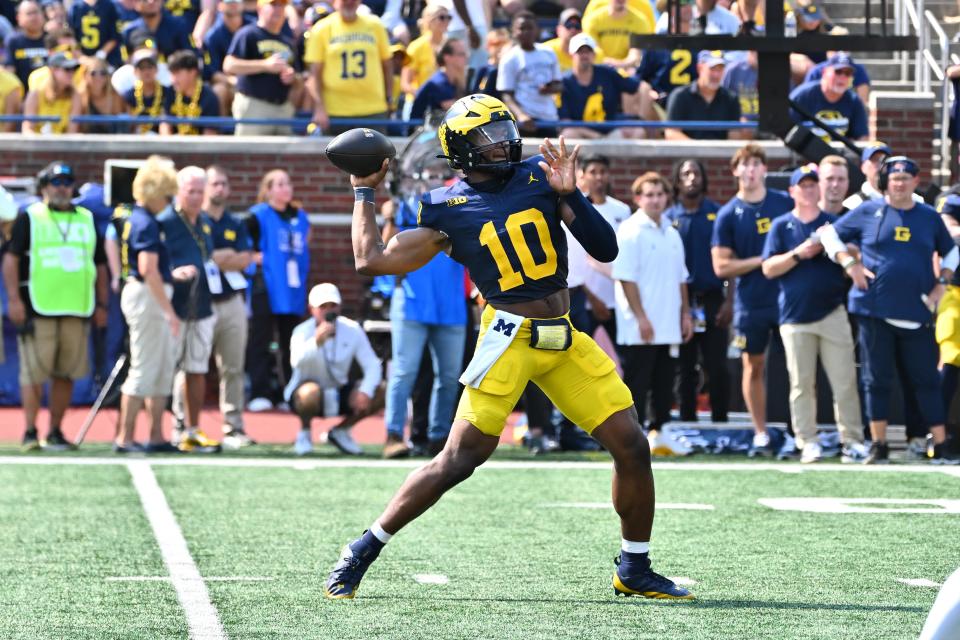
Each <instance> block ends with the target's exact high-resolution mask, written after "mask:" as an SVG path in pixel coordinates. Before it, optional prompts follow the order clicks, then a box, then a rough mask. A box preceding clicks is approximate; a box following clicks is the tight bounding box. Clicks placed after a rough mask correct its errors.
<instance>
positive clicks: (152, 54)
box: [130, 49, 157, 67]
mask: <svg viewBox="0 0 960 640" xmlns="http://www.w3.org/2000/svg"><path fill="white" fill-rule="evenodd" d="M144 60H153V62H154V64H156V62H157V52H156V51H154V50H153V49H137V50H136V51H134V52H133V55H132V56H130V64H132V65H133V66H134V67H136V66H137V65H139V64H140V63H141V62H143V61H144Z"/></svg>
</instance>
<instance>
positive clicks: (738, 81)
mask: <svg viewBox="0 0 960 640" xmlns="http://www.w3.org/2000/svg"><path fill="white" fill-rule="evenodd" d="M758 77H759V73H758V71H757V52H756V51H747V55H746V56H744V57H743V59H742V60H740V61H738V62H734V63H733V64H731V65H730V66H728V67H727V70H726V71H724V72H723V86H724V87H725V88H726V89H727V91H729V92H730V93H732V94H733V95H735V96H737V99H738V100H740V119H741V120H743V121H744V122H756V121H757V117H758V116H759V114H760V94H759V92H758V91H757V78H758Z"/></svg>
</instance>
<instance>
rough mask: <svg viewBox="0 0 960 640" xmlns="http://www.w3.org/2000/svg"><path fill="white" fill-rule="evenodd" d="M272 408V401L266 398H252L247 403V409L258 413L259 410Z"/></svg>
mask: <svg viewBox="0 0 960 640" xmlns="http://www.w3.org/2000/svg"><path fill="white" fill-rule="evenodd" d="M271 409H273V403H272V402H270V400H268V399H267V398H254V399H253V400H251V401H250V402H248V403H247V411H252V412H254V413H260V412H261V411H270V410H271Z"/></svg>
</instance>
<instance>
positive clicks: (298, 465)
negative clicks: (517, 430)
mask: <svg viewBox="0 0 960 640" xmlns="http://www.w3.org/2000/svg"><path fill="white" fill-rule="evenodd" d="M427 462H428V461H427V460H378V459H374V458H370V459H369V460H364V459H360V460H357V459H352V458H342V459H341V458H333V459H329V460H325V459H317V460H302V459H299V460H296V459H289V460H287V459H284V458H243V457H229V456H224V457H217V458H212V457H203V458H201V457H196V458H193V457H190V456H173V457H159V456H158V457H156V458H149V459H147V458H141V459H138V460H130V459H126V458H119V457H106V456H103V457H96V456H89V457H74V456H58V455H56V454H54V455H50V456H44V455H40V456H33V455H24V456H0V465H5V464H22V465H41V466H42V465H131V464H136V463H140V464H149V465H150V466H154V467H158V466H159V467H166V466H194V467H260V468H280V469H297V470H303V471H308V470H312V469H416V468H418V467H422V466H423V465H425V464H426V463H427ZM789 467H795V468H797V469H799V470H800V472H801V473H821V472H827V473H841V472H844V473H888V474H889V473H939V474H946V475H950V476H953V477H955V478H960V468H958V467H947V466H936V465H928V464H881V465H869V466H868V465H860V464H855V465H851V464H839V463H838V464H832V463H820V464H813V465H804V466H802V467H800V466H799V465H796V464H794V463H791V462H783V463H773V462H758V463H751V462H654V463H653V468H654V469H655V470H664V471H670V470H676V471H684V472H687V473H689V472H691V471H777V472H783V470H784V469H786V468H789ZM612 468H613V462H612V461H598V462H581V461H572V460H571V461H560V460H558V461H555V462H550V461H544V462H534V461H531V462H523V461H519V460H493V461H490V462H486V463H484V464H483V466H481V467H480V470H481V471H483V470H487V469H491V470H496V469H524V470H530V469H564V470H565V469H587V470H589V469H593V470H603V471H609V470H611V469H612Z"/></svg>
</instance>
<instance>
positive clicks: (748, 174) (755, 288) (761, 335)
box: [712, 144, 793, 455]
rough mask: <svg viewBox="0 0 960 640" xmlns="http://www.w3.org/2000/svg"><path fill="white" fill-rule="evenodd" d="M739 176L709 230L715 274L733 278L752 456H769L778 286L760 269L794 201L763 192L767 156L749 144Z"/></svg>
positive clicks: (735, 163) (736, 168) (737, 162)
mask: <svg viewBox="0 0 960 640" xmlns="http://www.w3.org/2000/svg"><path fill="white" fill-rule="evenodd" d="M730 166H731V168H732V169H733V175H734V176H736V177H737V182H738V185H739V188H738V190H737V195H736V196H735V197H734V198H733V199H732V200H730V202H728V203H727V204H725V205H724V206H723V207H722V208H721V209H720V212H719V213H718V214H717V222H716V224H715V225H714V227H713V240H712V244H713V249H712V257H713V271H714V273H716V274H717V277H719V278H723V279H725V280H732V279H733V278H736V280H737V285H736V298H735V300H734V321H733V322H734V329H735V330H736V337H735V338H734V345H735V346H736V347H738V348H739V349H740V350H741V352H742V355H741V362H742V363H743V379H742V381H741V384H742V389H743V399H744V401H745V402H746V404H747V410H748V411H749V412H750V418H751V420H752V421H753V428H754V436H753V448H752V450H751V453H752V454H753V455H763V454H766V453H768V452H769V449H770V436H769V434H768V433H767V423H766V419H767V395H766V389H765V384H764V366H765V363H766V355H765V354H766V350H767V345H768V344H769V343H770V336H771V334H773V333H774V332H775V331H776V330H777V325H778V316H779V313H778V310H777V285H776V284H775V283H773V282H770V281H769V280H767V279H766V278H765V277H764V276H763V273H762V272H761V271H760V265H761V263H762V262H763V259H762V258H761V256H760V254H761V253H762V252H763V245H764V242H765V241H766V237H767V234H768V233H769V232H770V227H771V225H772V224H773V221H774V220H776V219H777V218H779V217H780V216H782V215H783V214H785V213H787V212H788V211H790V210H791V209H793V200H792V199H791V198H790V196H788V195H787V194H786V193H784V192H782V191H775V190H773V189H767V188H766V186H765V185H764V180H765V178H766V175H767V154H766V153H765V152H764V150H763V149H762V148H761V147H760V146H758V145H756V144H748V145H746V146H744V147H742V148H741V149H739V150H738V151H737V153H736V154H734V156H733V159H732V160H731V161H730Z"/></svg>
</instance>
